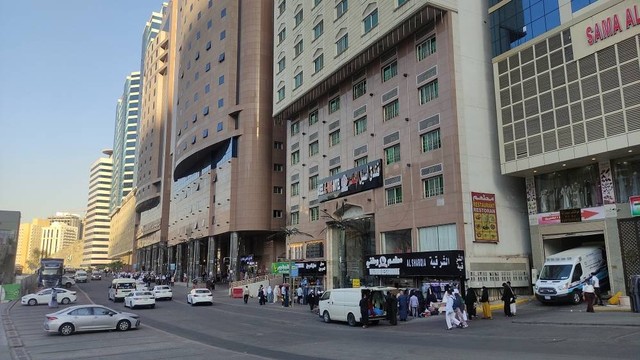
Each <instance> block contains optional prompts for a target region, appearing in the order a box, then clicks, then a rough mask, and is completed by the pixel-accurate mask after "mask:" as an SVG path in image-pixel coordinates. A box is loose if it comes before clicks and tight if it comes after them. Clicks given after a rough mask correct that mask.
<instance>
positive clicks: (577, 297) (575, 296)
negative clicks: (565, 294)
mask: <svg viewBox="0 0 640 360" xmlns="http://www.w3.org/2000/svg"><path fill="white" fill-rule="evenodd" d="M571 302H572V303H574V304H575V305H578V304H580V302H582V294H580V292H579V291H574V292H573V293H572V294H571Z"/></svg>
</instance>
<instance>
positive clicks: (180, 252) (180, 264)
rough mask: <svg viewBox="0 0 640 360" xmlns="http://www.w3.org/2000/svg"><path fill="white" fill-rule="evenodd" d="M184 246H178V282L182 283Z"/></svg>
mask: <svg viewBox="0 0 640 360" xmlns="http://www.w3.org/2000/svg"><path fill="white" fill-rule="evenodd" d="M183 272H184V269H183V268H182V244H178V245H176V281H182V273H183Z"/></svg>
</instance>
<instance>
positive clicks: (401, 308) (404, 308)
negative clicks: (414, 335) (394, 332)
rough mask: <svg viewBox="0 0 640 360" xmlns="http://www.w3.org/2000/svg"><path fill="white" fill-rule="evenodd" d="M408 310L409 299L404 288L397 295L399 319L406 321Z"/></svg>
mask: <svg viewBox="0 0 640 360" xmlns="http://www.w3.org/2000/svg"><path fill="white" fill-rule="evenodd" d="M408 312H409V299H408V298H407V295H406V290H401V291H400V293H399V295H398V314H399V315H400V321H407V313H408Z"/></svg>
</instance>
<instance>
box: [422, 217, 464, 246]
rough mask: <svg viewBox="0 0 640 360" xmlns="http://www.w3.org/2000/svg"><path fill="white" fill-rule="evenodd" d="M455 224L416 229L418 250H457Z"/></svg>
mask: <svg viewBox="0 0 640 360" xmlns="http://www.w3.org/2000/svg"><path fill="white" fill-rule="evenodd" d="M457 249H458V236H457V234H456V224H447V225H438V226H429V227H426V228H419V229H418V251H442V250H457Z"/></svg>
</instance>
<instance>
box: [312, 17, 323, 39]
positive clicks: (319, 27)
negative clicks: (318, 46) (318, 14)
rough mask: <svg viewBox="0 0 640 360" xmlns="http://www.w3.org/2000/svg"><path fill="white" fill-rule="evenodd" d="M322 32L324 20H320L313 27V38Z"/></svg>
mask: <svg viewBox="0 0 640 360" xmlns="http://www.w3.org/2000/svg"><path fill="white" fill-rule="evenodd" d="M323 33H324V20H320V22H319V23H318V24H316V26H314V27H313V40H315V39H317V38H319V37H320V35H322V34H323Z"/></svg>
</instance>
